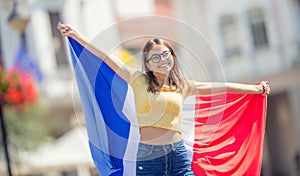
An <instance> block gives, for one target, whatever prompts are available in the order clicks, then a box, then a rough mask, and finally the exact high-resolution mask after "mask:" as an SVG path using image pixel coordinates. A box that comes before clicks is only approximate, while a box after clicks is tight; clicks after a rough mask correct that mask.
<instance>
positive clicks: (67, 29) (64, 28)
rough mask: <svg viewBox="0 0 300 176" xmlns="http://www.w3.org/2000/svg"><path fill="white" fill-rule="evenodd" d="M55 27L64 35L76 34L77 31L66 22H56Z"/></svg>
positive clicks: (71, 35) (72, 35)
mask: <svg viewBox="0 0 300 176" xmlns="http://www.w3.org/2000/svg"><path fill="white" fill-rule="evenodd" d="M57 29H58V30H59V31H60V34H61V35H62V36H64V37H74V36H76V35H77V31H76V30H75V29H74V28H72V27H71V26H70V25H68V24H58V25H57Z"/></svg>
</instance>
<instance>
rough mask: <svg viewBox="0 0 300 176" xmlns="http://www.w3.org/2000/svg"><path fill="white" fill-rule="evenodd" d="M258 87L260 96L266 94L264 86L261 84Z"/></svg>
mask: <svg viewBox="0 0 300 176" xmlns="http://www.w3.org/2000/svg"><path fill="white" fill-rule="evenodd" d="M257 86H258V94H264V93H265V91H266V89H265V87H264V85H263V84H259V85H257Z"/></svg>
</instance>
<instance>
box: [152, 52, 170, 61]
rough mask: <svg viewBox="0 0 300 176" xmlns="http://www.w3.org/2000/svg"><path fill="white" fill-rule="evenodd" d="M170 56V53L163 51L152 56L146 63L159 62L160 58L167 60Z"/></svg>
mask: <svg viewBox="0 0 300 176" xmlns="http://www.w3.org/2000/svg"><path fill="white" fill-rule="evenodd" d="M170 55H171V51H164V52H162V53H161V54H153V55H152V56H151V57H150V58H149V59H147V62H149V61H150V60H151V61H152V62H154V63H158V62H160V60H161V57H163V58H164V59H168V58H169V57H170Z"/></svg>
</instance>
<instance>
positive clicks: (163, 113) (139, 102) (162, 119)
mask: <svg viewBox="0 0 300 176" xmlns="http://www.w3.org/2000/svg"><path fill="white" fill-rule="evenodd" d="M129 84H130V85H131V87H132V89H133V92H134V99H135V106H136V113H137V118H138V125H139V127H145V126H153V127H159V128H164V129H168V130H175V131H179V132H180V131H181V130H180V121H181V110H182V105H183V101H184V99H185V98H186V97H187V96H189V95H191V94H192V92H193V90H194V88H195V84H194V83H193V82H192V81H188V84H187V87H186V88H185V89H184V91H183V93H180V92H176V91H172V90H170V91H160V92H157V93H155V94H153V93H151V92H148V91H147V89H148V81H147V78H146V76H145V75H144V74H143V73H142V72H139V71H137V72H135V73H134V74H132V75H131V76H130V83H129Z"/></svg>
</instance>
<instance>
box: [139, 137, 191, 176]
mask: <svg viewBox="0 0 300 176" xmlns="http://www.w3.org/2000/svg"><path fill="white" fill-rule="evenodd" d="M136 175H137V176H192V175H194V173H193V171H192V169H191V161H190V160H189V158H188V155H187V150H186V148H185V146H184V143H183V141H179V142H175V143H173V144H165V145H149V144H143V143H140V144H139V148H138V153H137V161H136Z"/></svg>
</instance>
